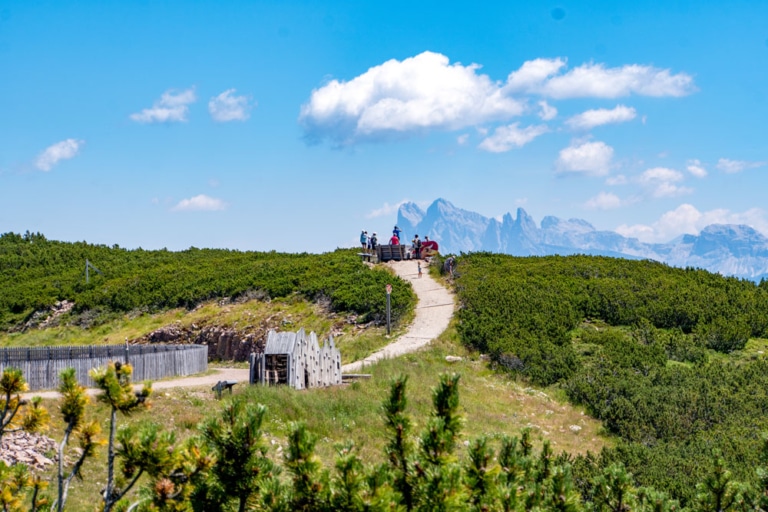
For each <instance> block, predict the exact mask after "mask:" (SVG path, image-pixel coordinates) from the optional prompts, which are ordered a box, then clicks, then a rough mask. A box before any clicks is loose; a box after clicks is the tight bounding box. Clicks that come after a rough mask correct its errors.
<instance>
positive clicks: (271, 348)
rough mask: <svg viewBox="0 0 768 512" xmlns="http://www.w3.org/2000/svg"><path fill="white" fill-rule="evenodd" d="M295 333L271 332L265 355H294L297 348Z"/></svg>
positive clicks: (265, 347)
mask: <svg viewBox="0 0 768 512" xmlns="http://www.w3.org/2000/svg"><path fill="white" fill-rule="evenodd" d="M299 332H301V331H299ZM297 334H298V333H295V332H275V331H269V335H268V336H267V343H266V345H265V346H264V353H265V354H293V349H294V347H295V346H296V336H297Z"/></svg>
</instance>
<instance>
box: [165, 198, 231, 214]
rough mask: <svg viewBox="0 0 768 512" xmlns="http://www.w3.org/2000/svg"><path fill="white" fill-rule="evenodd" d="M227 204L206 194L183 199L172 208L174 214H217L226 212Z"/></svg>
mask: <svg viewBox="0 0 768 512" xmlns="http://www.w3.org/2000/svg"><path fill="white" fill-rule="evenodd" d="M227 206H229V205H227V203H225V202H224V201H222V200H221V199H216V198H215V197H209V196H207V195H205V194H200V195H197V196H195V197H190V198H189V199H182V200H181V201H179V202H178V203H177V204H176V206H174V207H173V208H171V211H174V212H203V211H205V212H215V211H221V210H226V208H227Z"/></svg>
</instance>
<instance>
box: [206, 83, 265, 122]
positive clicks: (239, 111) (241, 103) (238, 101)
mask: <svg viewBox="0 0 768 512" xmlns="http://www.w3.org/2000/svg"><path fill="white" fill-rule="evenodd" d="M235 92H236V91H235V89H227V90H226V91H224V92H222V93H221V94H219V95H218V96H214V97H213V98H211V99H210V101H209V102H208V112H209V113H210V114H211V117H212V118H213V120H214V121H218V122H220V123H226V122H228V121H245V120H246V119H248V118H249V117H250V116H251V109H252V108H253V107H255V106H256V104H255V103H253V104H251V103H250V100H249V99H248V96H236V95H235Z"/></svg>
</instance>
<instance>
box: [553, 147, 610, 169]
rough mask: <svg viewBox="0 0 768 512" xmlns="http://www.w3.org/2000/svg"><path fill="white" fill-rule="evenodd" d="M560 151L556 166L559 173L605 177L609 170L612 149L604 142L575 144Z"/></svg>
mask: <svg viewBox="0 0 768 512" xmlns="http://www.w3.org/2000/svg"><path fill="white" fill-rule="evenodd" d="M575 144H576V145H574V144H571V146H569V147H567V148H565V149H561V150H560V156H559V157H558V159H557V162H556V166H557V169H558V170H559V171H561V172H577V173H583V174H587V175H590V176H605V175H607V174H608V173H609V172H610V170H611V159H612V158H613V148H612V147H611V146H609V145H607V144H606V143H605V142H600V141H596V142H584V143H582V144H578V143H575Z"/></svg>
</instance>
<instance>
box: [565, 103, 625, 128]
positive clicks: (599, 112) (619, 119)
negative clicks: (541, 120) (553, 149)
mask: <svg viewBox="0 0 768 512" xmlns="http://www.w3.org/2000/svg"><path fill="white" fill-rule="evenodd" d="M636 115H637V112H635V109H634V108H632V107H625V106H624V105H616V107H615V108H613V109H607V108H598V109H594V110H587V111H586V112H582V113H581V114H578V115H575V116H573V117H571V118H570V119H568V120H567V121H566V122H565V124H567V125H568V126H570V127H571V128H572V129H574V130H591V129H592V128H594V127H596V126H600V125H604V124H612V123H626V122H627V121H631V120H632V119H634V118H635V116H636Z"/></svg>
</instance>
